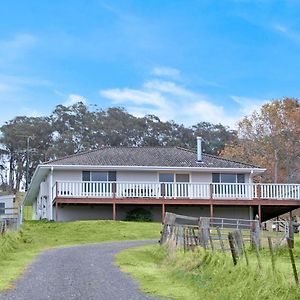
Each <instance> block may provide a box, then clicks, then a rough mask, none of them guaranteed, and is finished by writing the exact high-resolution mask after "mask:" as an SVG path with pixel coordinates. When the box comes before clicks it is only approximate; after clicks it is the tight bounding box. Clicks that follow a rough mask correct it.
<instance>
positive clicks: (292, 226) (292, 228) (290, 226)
mask: <svg viewBox="0 0 300 300" xmlns="http://www.w3.org/2000/svg"><path fill="white" fill-rule="evenodd" d="M294 223H295V222H294V221H289V236H288V238H289V240H290V245H291V247H292V248H294Z"/></svg>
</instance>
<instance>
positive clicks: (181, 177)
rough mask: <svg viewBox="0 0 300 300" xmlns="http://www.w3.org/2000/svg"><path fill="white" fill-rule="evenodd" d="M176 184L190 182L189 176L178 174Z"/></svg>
mask: <svg viewBox="0 0 300 300" xmlns="http://www.w3.org/2000/svg"><path fill="white" fill-rule="evenodd" d="M176 182H190V175H189V174H176Z"/></svg>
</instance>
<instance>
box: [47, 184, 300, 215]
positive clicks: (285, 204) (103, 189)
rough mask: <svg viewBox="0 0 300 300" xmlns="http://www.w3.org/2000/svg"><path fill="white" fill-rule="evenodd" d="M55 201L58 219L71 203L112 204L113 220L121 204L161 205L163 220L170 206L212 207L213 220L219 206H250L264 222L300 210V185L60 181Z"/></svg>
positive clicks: (53, 194) (56, 186) (54, 195)
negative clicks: (60, 208) (61, 206)
mask: <svg viewBox="0 0 300 300" xmlns="http://www.w3.org/2000/svg"><path fill="white" fill-rule="evenodd" d="M52 200H53V204H54V205H55V207H56V216H57V210H58V206H59V205H68V204H78V205H79V204H80V205H83V204H89V205H93V204H99V205H100V204H111V205H112V210H113V219H116V209H117V205H130V204H136V205H138V204H140V205H160V206H161V211H162V219H163V216H164V214H165V211H166V206H170V205H187V206H209V210H210V216H211V217H213V215H214V207H216V206H223V207H224V206H235V207H236V206H249V207H252V208H254V211H255V214H258V215H259V219H260V221H262V220H264V219H266V218H271V217H274V216H276V215H274V214H275V213H279V214H281V213H285V212H288V211H291V210H293V209H295V208H298V207H300V184H272V183H271V184H270V183H261V184H255V183H200V182H189V183H176V182H172V183H161V182H107V181H106V182H93V181H77V182H74V181H57V182H56V183H55V184H54V186H53V190H52ZM56 220H57V217H56Z"/></svg>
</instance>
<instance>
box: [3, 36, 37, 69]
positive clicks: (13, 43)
mask: <svg viewBox="0 0 300 300" xmlns="http://www.w3.org/2000/svg"><path fill="white" fill-rule="evenodd" d="M36 43H37V38H36V37H35V36H34V35H32V34H17V35H15V36H13V37H11V38H10V39H6V40H0V63H1V64H7V63H9V62H11V61H15V60H16V59H18V58H20V57H22V56H23V55H24V54H25V53H26V52H27V51H28V50H29V49H31V48H32V47H34V46H35V45H36Z"/></svg>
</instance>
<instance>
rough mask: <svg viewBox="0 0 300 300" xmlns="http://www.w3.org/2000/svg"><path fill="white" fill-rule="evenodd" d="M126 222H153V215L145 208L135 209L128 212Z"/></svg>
mask: <svg viewBox="0 0 300 300" xmlns="http://www.w3.org/2000/svg"><path fill="white" fill-rule="evenodd" d="M125 221H138V222H151V221H152V213H151V212H150V211H148V210H146V209H144V208H135V209H132V210H130V211H129V212H127V215H126V218H125Z"/></svg>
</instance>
